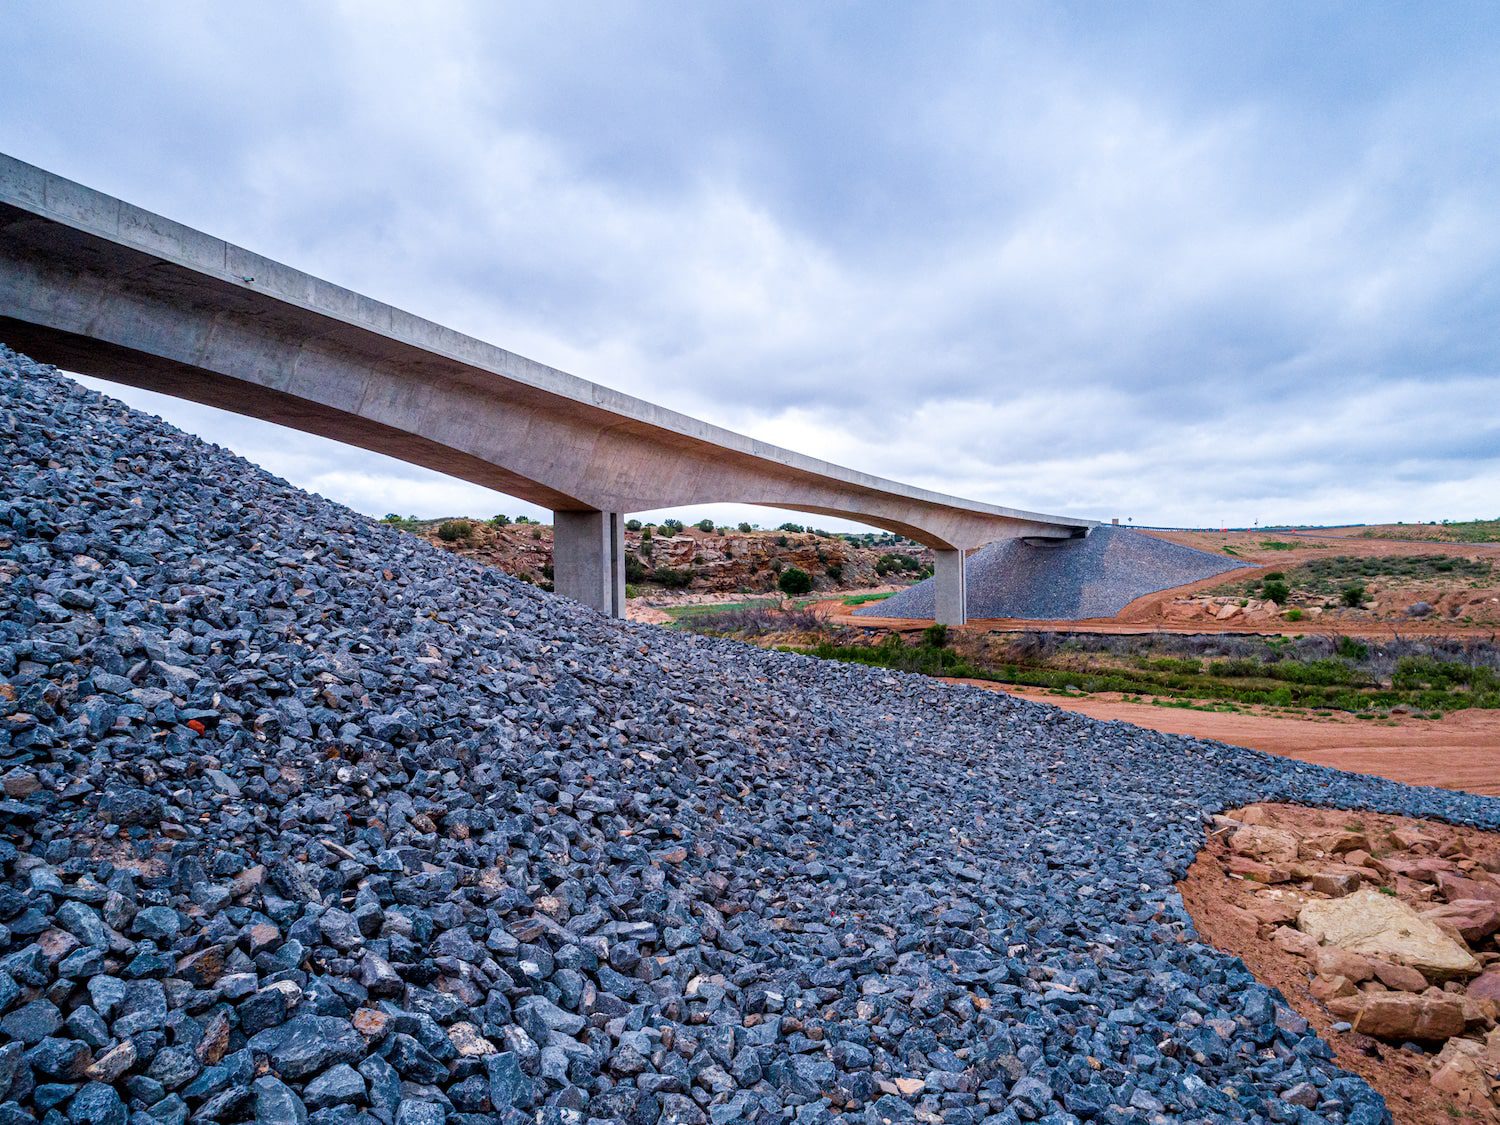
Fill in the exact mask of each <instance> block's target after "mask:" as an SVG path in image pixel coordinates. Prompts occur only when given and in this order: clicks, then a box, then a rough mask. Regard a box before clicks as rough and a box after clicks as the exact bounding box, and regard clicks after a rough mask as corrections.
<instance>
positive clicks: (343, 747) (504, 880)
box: [0, 353, 1500, 1125]
mask: <svg viewBox="0 0 1500 1125" xmlns="http://www.w3.org/2000/svg"><path fill="white" fill-rule="evenodd" d="M0 449H3V466H4V476H5V483H6V487H5V490H4V494H3V498H0V784H3V789H4V792H3V794H0V797H3V800H0V868H3V876H4V878H3V881H0V1103H3V1106H0V1125H12V1123H21V1122H31V1121H35V1120H42V1121H47V1122H50V1123H54V1125H62V1123H63V1122H69V1123H72V1125H122V1123H125V1122H127V1121H128V1122H131V1123H132V1125H135V1123H140V1125H147V1123H151V1122H170V1123H174V1125H175V1123H180V1122H184V1121H188V1120H191V1121H194V1122H235V1121H248V1120H251V1119H255V1120H260V1121H270V1122H302V1121H304V1120H305V1121H309V1122H315V1123H319V1125H321V1123H334V1122H339V1123H342V1122H381V1123H391V1122H397V1123H401V1125H427V1123H438V1122H443V1121H451V1122H457V1123H465V1122H480V1121H501V1122H510V1123H515V1125H520V1123H522V1122H527V1121H535V1122H539V1123H545V1125H585V1123H587V1122H619V1123H625V1125H656V1123H662V1125H704V1123H710V1122H711V1123H712V1125H730V1123H732V1122H752V1123H756V1125H772V1123H774V1122H789V1121H795V1122H797V1123H798V1125H828V1123H830V1122H832V1121H833V1120H834V1119H835V1118H837V1119H840V1120H847V1121H849V1122H853V1123H860V1125H896V1123H899V1125H909V1123H917V1122H920V1123H923V1125H935V1123H938V1122H949V1123H953V1125H979V1123H988V1125H1013V1123H1017V1122H1023V1121H1024V1122H1030V1121H1042V1122H1047V1123H1049V1125H1063V1123H1069V1122H1076V1121H1081V1120H1087V1121H1103V1122H1165V1121H1177V1120H1183V1121H1201V1122H1208V1121H1213V1122H1220V1121H1240V1120H1245V1121H1277V1122H1314V1121H1318V1122H1335V1123H1338V1122H1344V1123H1358V1125H1374V1123H1378V1122H1382V1121H1385V1120H1387V1119H1388V1118H1387V1114H1386V1111H1385V1109H1384V1106H1383V1103H1382V1102H1381V1100H1380V1099H1379V1097H1378V1096H1377V1095H1376V1094H1375V1093H1374V1092H1373V1091H1372V1090H1370V1089H1369V1088H1368V1087H1367V1086H1366V1085H1365V1084H1364V1083H1363V1082H1362V1081H1360V1080H1358V1079H1357V1078H1354V1077H1352V1076H1350V1075H1348V1074H1346V1073H1344V1072H1342V1071H1340V1070H1339V1069H1338V1068H1337V1067H1336V1066H1335V1065H1334V1064H1333V1062H1332V1061H1331V1060H1330V1053H1329V1050H1328V1048H1327V1046H1326V1045H1325V1044H1324V1043H1323V1042H1322V1041H1320V1040H1319V1039H1317V1038H1316V1037H1315V1036H1313V1035H1312V1034H1311V1033H1309V1031H1308V1030H1307V1027H1306V1025H1305V1023H1304V1022H1303V1021H1302V1020H1301V1019H1300V1018H1298V1017H1297V1016H1296V1015H1295V1014H1294V1013H1292V1012H1291V1011H1290V1010H1289V1009H1288V1008H1287V1007H1286V1006H1285V1005H1284V1004H1282V1003H1281V1002H1280V1001H1279V999H1278V998H1277V996H1276V995H1275V994H1273V993H1271V992H1268V991H1267V990H1266V989H1264V988H1262V987H1260V986H1259V985H1257V984H1256V983H1255V982H1254V981H1253V979H1252V978H1251V977H1250V975H1249V974H1248V973H1247V972H1246V970H1245V968H1244V966H1243V965H1242V964H1241V963H1240V962H1239V961H1237V960H1235V959H1233V958H1231V957H1227V956H1224V955H1222V954H1220V953H1218V952H1216V951H1214V950H1213V949H1211V948H1208V947H1206V946H1204V945H1202V944H1200V943H1199V942H1198V941H1197V940H1196V938H1195V934H1194V930H1193V928H1192V924H1191V922H1190V920H1189V918H1188V917H1187V915H1186V913H1185V911H1184V909H1183V906H1182V903H1181V900H1180V898H1179V896H1178V895H1177V893H1176V892H1175V890H1174V889H1173V882H1174V879H1175V878H1176V877H1177V876H1179V875H1180V874H1181V873H1182V872H1183V871H1184V870H1185V869H1186V866H1187V864H1188V863H1189V862H1190V860H1191V858H1192V856H1193V855H1194V853H1195V852H1196V851H1197V849H1198V847H1199V846H1200V844H1201V842H1202V839H1203V831H1204V823H1205V817H1206V816H1208V815H1209V814H1211V813H1216V812H1218V811H1220V810H1222V809H1225V808H1227V807H1231V806H1239V805H1244V804H1247V803H1249V802H1251V801H1254V800H1265V799H1277V798H1280V799H1293V800H1302V801H1310V802H1315V803H1331V804H1334V805H1359V806H1367V807H1371V808H1375V809H1381V810H1385V811H1390V812H1400V813H1406V814H1411V815H1442V816H1447V817H1453V818H1459V819H1463V820H1469V821H1473V822H1475V823H1479V824H1483V825H1487V826H1491V827H1495V826H1500V806H1497V804H1496V803H1495V802H1493V801H1490V800H1486V799H1482V798H1478V797H1470V796H1464V795H1459V794H1453V793H1444V792H1438V791H1427V790H1417V789H1410V788H1406V787H1403V786H1399V785H1395V784H1392V783H1388V782H1382V781H1378V780H1373V779H1367V778H1360V777H1355V776H1350V775H1341V774H1337V773H1333V772H1330V771H1327V770H1323V769H1319V768H1316V767H1313V766H1309V765H1304V764H1301V763H1297V762H1292V761H1286V760H1281V759H1276V758H1271V757H1269V756H1265V755H1261V754H1257V753H1254V752H1250V751H1244V750H1237V749H1231V748H1228V747H1224V746H1219V745H1215V744H1211V743H1204V742H1196V741H1192V740H1186V739H1180V738H1172V737H1169V736H1165V735H1160V734H1156V733H1153V732H1150V731H1144V730H1137V729H1133V728H1130V727H1127V726H1124V725H1119V724H1100V723H1095V722H1091V721H1089V720H1086V719H1083V718H1081V717H1077V716H1072V715H1068V714H1066V713H1064V712H1061V711H1057V710H1054V709H1051V708H1047V707H1043V706H1038V705H1034V704H1029V703H1024V702H1019V701H1015V700H1011V699H1008V698H1006V697H1004V696H1001V695H997V694H994V693H991V692H985V691H979V690H974V689H968V688H956V687H947V686H944V685H942V684H939V683H936V682H934V681H932V680H928V679H924V678H921V677H917V676H906V675H895V674H890V673H887V672H884V671H881V670H875V669H866V668H861V667H855V666H850V665H844V664H836V663H821V662H818V661H815V660H813V659H810V658H805V657H800V656H795V655H787V654H778V653H770V652H763V651H761V650H758V649H755V648H751V647H748V646H744V645H740V644H737V643H735V642H732V641H716V640H711V639H704V638H697V637H692V636H685V635H677V634H673V633H669V632H666V631H663V630H659V629H655V628H652V627H649V626H635V625H630V624H626V623H623V622H619V621H613V620H608V619H606V618H603V617H600V616H598V615H596V614H594V613H592V612H591V611H588V610H585V609H582V608H581V607H578V606H576V605H574V604H572V603H569V602H567V601H564V600H562V599H558V598H555V597H552V596H550V595H547V594H544V593H542V592H541V591H539V590H537V589H535V588H533V587H529V586H527V585H525V584H523V583H520V582H518V581H516V580H513V579H511V578H509V577H507V576H505V575H504V574H501V573H500V572H498V571H495V570H487V569H483V568H481V567H478V566H475V565H472V564H469V563H466V562H464V561H463V560H461V559H456V558H454V557H452V556H450V555H447V554H444V553H442V552H440V551H438V550H435V549H433V548H431V547H429V546H427V545H426V544H424V543H422V542H421V541H419V540H417V539H416V538H415V537H412V536H408V535H403V534H401V533H400V532H398V531H394V530H389V529H384V528H381V527H379V526H378V525H375V524H373V523H371V522H370V521H368V520H366V519H364V518H362V517H359V516H356V515H355V514H353V513H351V512H349V511H347V510H345V509H343V508H340V507H338V506H337V505H334V504H332V503H329V502H327V501H325V500H322V499H320V498H318V497H315V496H310V495H307V494H305V493H302V492H299V491H297V490H295V489H293V488H291V487H290V486H288V485H286V484H285V483H283V482H281V481H278V480H276V479H274V478H272V477H271V476H269V475H268V474H266V473H264V472H262V471H260V470H258V469H256V468H255V467H253V466H251V465H249V464H247V463H246V462H244V461H242V460H240V459H238V458H236V457H234V456H232V455H230V454H229V453H227V452H225V451H223V450H221V449H218V448H215V447H213V446H210V445H207V444H204V443H202V442H200V441H198V440H196V439H194V438H190V437H188V436H186V435H183V434H181V433H179V432H177V431H174V430H173V429H171V428H170V427H168V426H166V425H164V424H162V423H161V422H159V421H157V420H155V419H152V418H149V417H146V416H143V415H140V414H137V413H134V412H132V411H130V410H128V409H126V408H124V407H122V406H120V405H118V404H116V403H114V402H112V401H111V400H108V399H105V398H102V397H100V396H97V395H95V394H93V393H91V392H87V391H84V390H82V389H80V388H79V387H77V386H76V385H75V384H73V383H71V382H69V381H67V380H65V379H63V378H60V377H58V376H57V375H56V374H55V373H53V372H52V371H51V369H48V368H42V367H38V366H35V365H32V364H30V363H29V362H27V361H25V360H22V359H20V358H19V357H15V356H13V355H10V354H8V353H0ZM1288 1098H1290V1099H1291V1100H1290V1101H1289V1100H1287V1099H1288Z"/></svg>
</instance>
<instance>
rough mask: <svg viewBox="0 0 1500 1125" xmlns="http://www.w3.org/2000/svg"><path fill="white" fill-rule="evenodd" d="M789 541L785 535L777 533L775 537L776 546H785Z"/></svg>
mask: <svg viewBox="0 0 1500 1125" xmlns="http://www.w3.org/2000/svg"><path fill="white" fill-rule="evenodd" d="M789 543H790V540H788V539H787V537H786V536H785V535H778V536H777V537H776V546H778V547H785V546H787V545H788V544H789Z"/></svg>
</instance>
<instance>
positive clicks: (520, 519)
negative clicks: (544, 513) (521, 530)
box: [516, 516, 531, 523]
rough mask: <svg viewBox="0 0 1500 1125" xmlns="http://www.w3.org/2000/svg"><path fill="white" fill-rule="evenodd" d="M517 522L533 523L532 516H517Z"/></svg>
mask: <svg viewBox="0 0 1500 1125" xmlns="http://www.w3.org/2000/svg"><path fill="white" fill-rule="evenodd" d="M516 522H517V523H530V522H531V517H530V516H517V517H516Z"/></svg>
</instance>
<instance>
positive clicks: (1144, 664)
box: [796, 634, 1500, 715]
mask: <svg viewBox="0 0 1500 1125" xmlns="http://www.w3.org/2000/svg"><path fill="white" fill-rule="evenodd" d="M796 651H801V652H806V653H808V654H809V655H812V656H818V657H822V658H824V659H830V660H846V661H852V662H855V663H859V664H871V665H876V666H879V667H883V668H894V669H898V670H900V671H906V672H921V673H925V674H927V675H935V676H961V677H966V678H971V679H981V680H992V681H995V682H997V683H1003V684H1018V685H1026V686H1029V687H1039V688H1050V689H1053V690H1061V691H1066V692H1069V693H1085V694H1092V693H1096V692H1119V693H1122V694H1124V695H1134V696H1150V697H1153V699H1154V700H1155V701H1160V702H1167V703H1173V704H1177V705H1182V706H1205V705H1207V706H1214V705H1217V707H1216V709H1221V710H1222V709H1224V705H1225V704H1237V705H1240V706H1267V707H1281V708H1299V709H1304V710H1328V711H1351V712H1364V713H1371V712H1381V711H1388V710H1389V709H1391V708H1393V707H1406V708H1409V709H1411V710H1413V711H1417V712H1427V713H1431V714H1434V715H1441V714H1442V713H1443V712H1446V711H1454V710H1461V709H1464V708H1468V707H1483V708H1500V671H1497V670H1496V669H1495V668H1494V667H1491V666H1487V665H1483V664H1472V663H1466V662H1464V661H1461V660H1445V659H1441V658H1439V657H1435V656H1431V655H1423V656H1404V657H1400V658H1398V660H1397V662H1396V666H1395V670H1394V672H1393V673H1392V674H1391V675H1390V676H1389V678H1380V677H1377V676H1375V675H1373V674H1372V672H1371V670H1369V669H1368V668H1366V667H1363V666H1362V662H1361V661H1358V660H1355V659H1351V658H1349V657H1345V656H1329V657H1321V658H1312V659H1296V658H1284V657H1282V658H1276V659H1272V660H1267V659H1264V658H1254V657H1239V658H1228V659H1218V660H1205V659H1202V658H1197V659H1195V658H1191V657H1171V656H1156V657H1153V656H1148V655H1144V654H1143V655H1138V656H1135V657H1133V658H1130V659H1128V660H1126V661H1111V660H1108V659H1098V656H1099V655H1100V654H1097V653H1096V654H1094V655H1095V657H1096V659H1094V660H1093V661H1079V660H1067V659H1063V660H1056V659H1052V660H1049V659H1035V658H1033V659H1030V660H1010V661H1000V662H997V663H990V662H987V661H984V660H981V659H976V658H975V657H973V656H972V655H967V654H961V653H958V652H955V651H954V650H953V649H951V648H948V647H946V646H937V645H933V644H930V643H927V642H926V641H918V642H917V643H914V644H912V643H907V642H905V641H903V640H902V639H901V638H900V637H898V636H896V635H895V634H889V635H887V636H886V637H885V638H883V639H882V640H881V641H880V642H879V643H878V644H868V643H853V644H851V643H840V642H838V641H835V640H826V641H822V642H820V643H818V644H817V645H814V646H811V647H802V648H798V649H796ZM1367 655H1368V654H1367Z"/></svg>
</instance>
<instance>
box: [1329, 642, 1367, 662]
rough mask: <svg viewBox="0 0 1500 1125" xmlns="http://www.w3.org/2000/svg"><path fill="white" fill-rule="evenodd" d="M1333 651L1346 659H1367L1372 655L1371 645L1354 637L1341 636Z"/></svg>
mask: <svg viewBox="0 0 1500 1125" xmlns="http://www.w3.org/2000/svg"><path fill="white" fill-rule="evenodd" d="M1333 651H1334V652H1336V653H1337V654H1338V655H1339V656H1342V657H1343V658H1344V659H1345V660H1354V661H1360V660H1367V659H1368V658H1369V656H1370V649H1369V646H1368V645H1363V644H1360V642H1359V641H1356V640H1355V639H1354V638H1353V637H1340V638H1339V639H1338V643H1337V644H1336V645H1334V649H1333Z"/></svg>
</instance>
